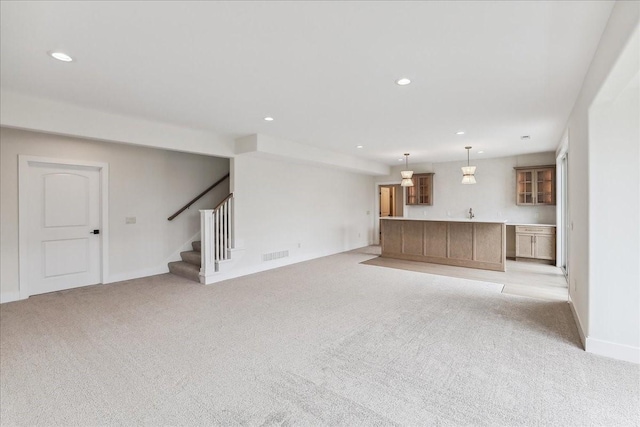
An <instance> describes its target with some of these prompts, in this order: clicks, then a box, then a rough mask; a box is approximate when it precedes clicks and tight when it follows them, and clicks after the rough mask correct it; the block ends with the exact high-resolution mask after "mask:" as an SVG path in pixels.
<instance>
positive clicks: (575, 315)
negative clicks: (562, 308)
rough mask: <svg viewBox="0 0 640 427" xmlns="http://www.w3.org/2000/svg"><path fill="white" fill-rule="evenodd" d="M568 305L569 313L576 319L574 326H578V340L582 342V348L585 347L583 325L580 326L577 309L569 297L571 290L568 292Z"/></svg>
mask: <svg viewBox="0 0 640 427" xmlns="http://www.w3.org/2000/svg"><path fill="white" fill-rule="evenodd" d="M569 307H570V308H571V314H573V320H575V321H576V326H577V327H578V334H579V335H580V342H581V343H582V348H586V341H587V340H586V334H585V331H584V327H583V326H582V321H581V320H580V316H579V315H578V311H577V310H576V308H575V307H574V305H573V300H572V299H571V292H569Z"/></svg>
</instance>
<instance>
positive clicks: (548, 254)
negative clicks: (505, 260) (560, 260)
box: [516, 225, 556, 262]
mask: <svg viewBox="0 0 640 427" xmlns="http://www.w3.org/2000/svg"><path fill="white" fill-rule="evenodd" d="M518 258H521V259H531V260H542V261H551V262H553V261H555V260H556V228H555V227H549V226H536V227H534V226H520V225H518V226H516V259H518Z"/></svg>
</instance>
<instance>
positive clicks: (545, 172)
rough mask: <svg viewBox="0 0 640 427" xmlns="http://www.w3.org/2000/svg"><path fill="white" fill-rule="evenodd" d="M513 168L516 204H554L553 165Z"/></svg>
mask: <svg viewBox="0 0 640 427" xmlns="http://www.w3.org/2000/svg"><path fill="white" fill-rule="evenodd" d="M515 169H516V204H517V205H519V206H534V205H555V204H556V177H555V175H556V167H555V166H533V167H528V168H521V167H517V168H515Z"/></svg>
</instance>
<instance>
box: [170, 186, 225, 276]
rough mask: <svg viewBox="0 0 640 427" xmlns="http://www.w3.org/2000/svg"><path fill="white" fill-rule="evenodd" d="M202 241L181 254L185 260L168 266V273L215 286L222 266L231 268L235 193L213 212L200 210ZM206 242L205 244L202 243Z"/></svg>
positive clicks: (194, 243) (212, 210) (193, 243)
mask: <svg viewBox="0 0 640 427" xmlns="http://www.w3.org/2000/svg"><path fill="white" fill-rule="evenodd" d="M200 235H201V237H202V241H198V242H192V243H191V246H193V250H192V251H186V252H181V253H180V258H182V261H175V262H170V263H169V272H170V273H173V274H176V275H178V276H182V277H185V278H187V279H190V280H193V281H195V282H198V283H204V284H210V283H213V280H214V279H213V278H214V276H215V275H216V274H217V273H219V272H220V271H221V270H220V269H221V267H222V265H227V267H229V264H228V263H229V262H230V260H231V252H232V250H233V249H234V243H233V241H234V239H233V193H231V194H229V195H228V196H227V197H225V198H224V200H223V201H221V202H220V203H219V204H218V206H216V207H215V208H214V209H211V210H201V211H200ZM202 242H204V244H202Z"/></svg>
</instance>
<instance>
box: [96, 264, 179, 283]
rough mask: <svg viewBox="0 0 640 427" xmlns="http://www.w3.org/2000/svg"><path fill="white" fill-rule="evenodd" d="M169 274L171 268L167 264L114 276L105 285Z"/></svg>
mask: <svg viewBox="0 0 640 427" xmlns="http://www.w3.org/2000/svg"><path fill="white" fill-rule="evenodd" d="M168 272H169V266H168V265H166V264H165V265H161V266H158V267H153V268H146V269H144V270H138V271H130V272H126V273H120V274H112V275H110V276H109V278H108V279H107V280H106V281H104V282H103V283H104V284H107V283H115V282H123V281H125V280H133V279H139V278H141V277H149V276H156V275H158V274H164V273H168Z"/></svg>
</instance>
